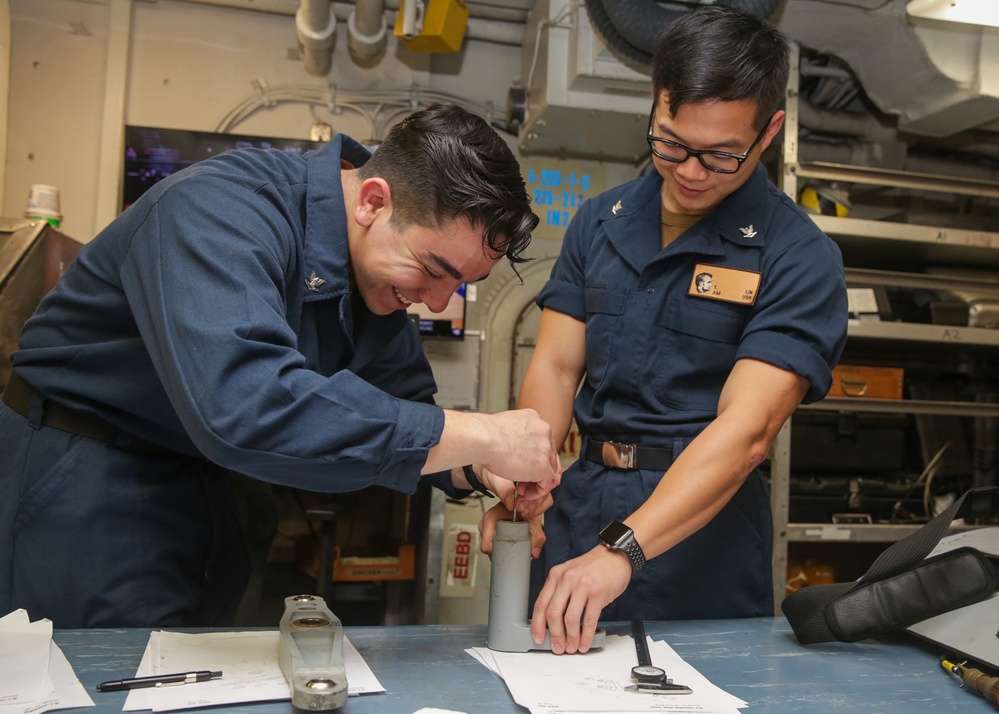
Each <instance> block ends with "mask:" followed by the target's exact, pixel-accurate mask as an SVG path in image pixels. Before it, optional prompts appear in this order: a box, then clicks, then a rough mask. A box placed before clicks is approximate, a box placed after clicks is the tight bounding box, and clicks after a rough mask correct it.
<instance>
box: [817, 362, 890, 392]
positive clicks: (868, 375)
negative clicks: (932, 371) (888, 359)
mask: <svg viewBox="0 0 999 714" xmlns="http://www.w3.org/2000/svg"><path fill="white" fill-rule="evenodd" d="M832 375H833V383H832V387H830V389H829V393H828V394H827V395H826V396H827V397H856V398H865V399H901V398H902V378H903V376H904V370H902V369H901V368H899V367H868V366H865V365H855V364H841V365H837V366H836V367H835V368H834V369H833V372H832Z"/></svg>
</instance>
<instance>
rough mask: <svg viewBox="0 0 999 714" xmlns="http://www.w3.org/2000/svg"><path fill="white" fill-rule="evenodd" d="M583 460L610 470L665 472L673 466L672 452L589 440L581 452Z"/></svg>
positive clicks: (636, 445)
mask: <svg viewBox="0 0 999 714" xmlns="http://www.w3.org/2000/svg"><path fill="white" fill-rule="evenodd" d="M583 458H585V459H586V460H587V461H593V462H594V463H598V464H603V465H604V466H609V467H611V468H612V469H650V470H656V471H665V470H666V469H668V468H669V467H670V466H672V465H673V450H672V449H660V448H656V447H654V446H639V445H638V444H622V443H620V442H617V441H594V440H593V439H589V440H588V442H587V444H586V449H585V451H584V452H583Z"/></svg>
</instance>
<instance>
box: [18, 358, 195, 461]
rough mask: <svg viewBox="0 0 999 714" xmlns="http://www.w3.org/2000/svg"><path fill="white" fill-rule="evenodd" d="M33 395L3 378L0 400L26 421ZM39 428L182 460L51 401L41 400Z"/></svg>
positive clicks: (24, 386)
mask: <svg viewBox="0 0 999 714" xmlns="http://www.w3.org/2000/svg"><path fill="white" fill-rule="evenodd" d="M35 395H36V392H35V388H34V387H32V386H31V385H30V384H28V383H27V382H25V381H24V380H23V379H21V377H19V376H18V374H17V372H11V373H10V376H9V377H8V378H7V384H6V385H5V386H4V389H3V393H2V394H0V399H2V400H3V403H4V404H6V405H7V406H8V407H10V408H11V409H13V410H14V411H15V412H17V413H18V414H20V415H21V416H23V417H25V418H26V419H30V414H31V402H32V400H33V399H34V397H35ZM42 424H44V425H45V426H48V427H52V428H53V429H58V430H59V431H65V432H67V433H69V434H76V435H77V436H85V437H87V438H88V439H97V440H98V441H106V442H109V443H112V444H115V445H117V446H118V447H119V448H122V449H124V450H125V451H132V452H135V453H138V454H145V455H147V456H157V457H165V458H186V457H183V456H182V455H181V454H179V453H176V452H174V451H171V450H169V449H165V448H163V447H162V446H157V445H156V444H152V443H150V442H148V441H146V440H145V439H140V438H139V437H137V436H132V435H131V434H129V433H127V432H124V431H122V430H120V429H118V427H116V426H114V425H113V424H111V423H110V422H108V421H105V420H104V419H102V418H101V417H99V416H98V415H96V414H92V413H90V412H85V411H81V410H79V409H71V408H70V407H67V406H64V405H62V404H60V403H59V402H56V401H53V400H51V399H45V400H44V411H43V416H42Z"/></svg>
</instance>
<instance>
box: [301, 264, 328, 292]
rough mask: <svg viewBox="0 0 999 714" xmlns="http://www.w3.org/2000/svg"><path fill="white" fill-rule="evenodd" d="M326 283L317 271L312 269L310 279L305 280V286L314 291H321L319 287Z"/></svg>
mask: <svg viewBox="0 0 999 714" xmlns="http://www.w3.org/2000/svg"><path fill="white" fill-rule="evenodd" d="M325 284H326V281H325V280H323V279H322V278H320V277H319V276H318V275H316V271H315V270H313V271H312V275H310V276H309V278H308V280H306V281H305V287H307V288H308V289H309V290H311V291H312V292H314V293H317V292H319V288H321V287H322V286H323V285H325Z"/></svg>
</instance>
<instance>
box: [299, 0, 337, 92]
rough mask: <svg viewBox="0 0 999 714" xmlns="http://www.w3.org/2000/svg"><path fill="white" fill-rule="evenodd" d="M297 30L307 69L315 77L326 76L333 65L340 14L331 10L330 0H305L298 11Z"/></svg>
mask: <svg viewBox="0 0 999 714" xmlns="http://www.w3.org/2000/svg"><path fill="white" fill-rule="evenodd" d="M295 31H296V32H297V34H298V44H299V46H300V47H301V48H302V59H303V61H304V63H305V71H306V72H308V73H309V74H311V75H312V76H314V77H325V76H326V75H327V74H329V73H330V69H331V68H332V66H333V43H334V41H335V40H336V35H335V34H334V32H335V31H336V16H335V15H334V14H333V13H332V12H331V10H330V0H302V4H301V5H299V6H298V12H296V13H295Z"/></svg>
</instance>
